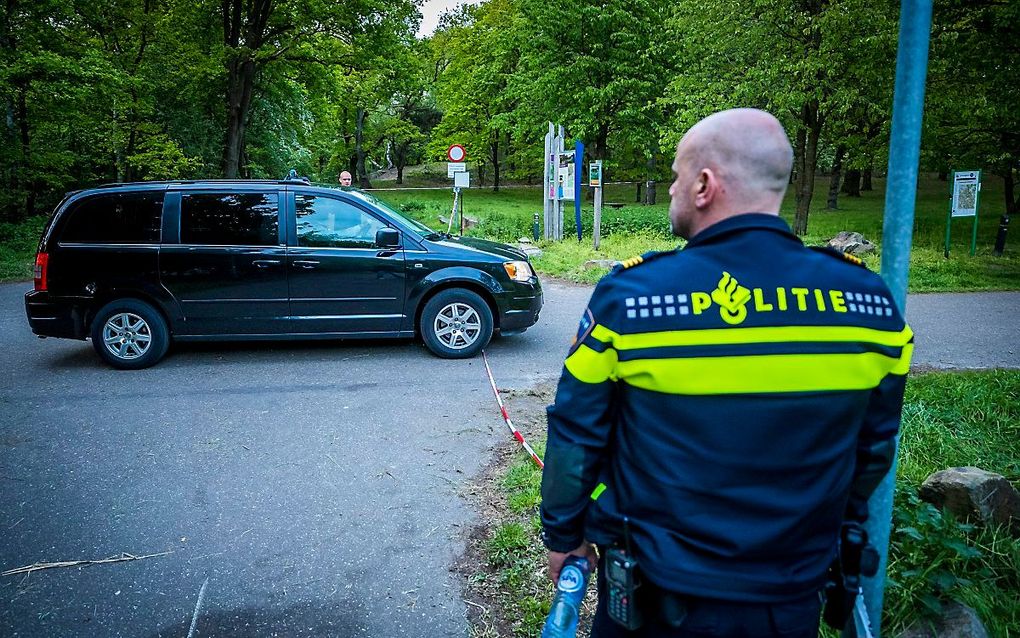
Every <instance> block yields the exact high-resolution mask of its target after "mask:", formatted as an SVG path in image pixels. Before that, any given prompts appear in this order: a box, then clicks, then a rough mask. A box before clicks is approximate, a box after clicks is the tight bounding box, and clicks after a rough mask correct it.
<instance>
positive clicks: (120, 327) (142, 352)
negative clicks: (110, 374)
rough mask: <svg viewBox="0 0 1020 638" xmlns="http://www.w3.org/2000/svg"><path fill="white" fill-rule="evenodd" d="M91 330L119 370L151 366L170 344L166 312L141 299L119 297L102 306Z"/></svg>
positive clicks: (102, 355)
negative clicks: (164, 315)
mask: <svg viewBox="0 0 1020 638" xmlns="http://www.w3.org/2000/svg"><path fill="white" fill-rule="evenodd" d="M90 332H91V335H92V347H93V348H95V349H96V352H97V353H98V354H99V356H100V358H102V359H103V361H105V362H106V363H108V364H110V365H111V366H113V367H114V368H117V369H119V370H140V369H142V368H148V367H149V366H151V365H153V364H155V363H156V362H157V361H159V360H160V359H162V358H163V355H165V354H166V351H167V348H169V347H170V333H169V331H168V330H167V325H166V320H165V319H163V315H161V314H160V313H159V311H158V310H156V309H155V308H153V307H152V306H150V305H149V304H147V303H145V302H144V301H140V300H138V299H116V300H114V301H111V302H110V303H108V304H106V305H105V306H103V307H102V308H100V309H99V312H97V313H96V316H95V318H94V319H93V320H92V329H91V331H90Z"/></svg>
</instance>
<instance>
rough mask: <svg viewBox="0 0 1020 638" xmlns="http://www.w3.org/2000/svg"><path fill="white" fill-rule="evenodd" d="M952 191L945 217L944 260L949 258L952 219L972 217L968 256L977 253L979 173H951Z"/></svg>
mask: <svg viewBox="0 0 1020 638" xmlns="http://www.w3.org/2000/svg"><path fill="white" fill-rule="evenodd" d="M952 183H953V191H952V195H951V196H950V199H949V215H948V216H947V217H946V252H945V256H946V259H948V258H949V240H950V235H951V232H952V222H953V218H954V217H973V218H974V224H973V229H972V231H971V240H970V254H971V255H973V254H974V253H975V252H977V222H978V199H979V197H980V194H981V171H953V182H952Z"/></svg>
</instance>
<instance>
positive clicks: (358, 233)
mask: <svg viewBox="0 0 1020 638" xmlns="http://www.w3.org/2000/svg"><path fill="white" fill-rule="evenodd" d="M294 203H295V212H296V214H297V240H298V242H297V243H298V246H305V247H311V248H373V247H375V233H376V231H378V230H379V229H380V228H386V224H384V223H383V222H381V221H379V220H378V219H376V218H375V217H373V216H372V215H369V214H368V213H366V212H365V211H363V210H361V209H360V208H358V207H356V206H353V205H351V204H348V203H347V202H344V201H341V200H339V199H333V198H332V197H315V196H313V195H295V196H294Z"/></svg>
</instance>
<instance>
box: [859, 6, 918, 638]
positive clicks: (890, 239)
mask: <svg viewBox="0 0 1020 638" xmlns="http://www.w3.org/2000/svg"><path fill="white" fill-rule="evenodd" d="M931 13H932V0H902V2H901V3H900V39H899V50H898V52H897V54H896V88H895V89H894V92H893V113H892V132H891V135H890V138H889V173H888V180H887V181H886V186H885V223H884V228H883V231H882V278H883V279H884V280H885V283H886V285H887V286H889V290H890V292H892V295H893V298H894V299H895V300H896V305H897V306H899V308H900V311H901V312H904V313H905V312H906V306H907V274H908V271H909V270H910V243H911V239H912V235H913V229H914V203H915V200H916V197H917V172H918V163H919V159H920V155H921V119H922V115H923V113H924V83H925V79H926V77H927V74H928V39H929V36H930V33H931ZM897 444H898V442H897ZM895 482H896V463H895V461H894V462H893V467H892V469H891V470H890V471H889V474H888V475H887V476H886V477H885V479H883V480H882V483H881V484H880V485H879V486H878V489H877V490H875V493H874V494H873V495H872V497H871V500H870V501H868V522H867V524H866V525H865V529H866V530H867V532H868V536H869V538H870V539H871V543H872V544H873V545H874V546H875V548H876V549H878V553H879V565H878V574H877V575H876V576H875V577H874V578H866V579H865V580H864V603H865V605H866V606H867V609H868V615H869V616H870V617H871V623H872V629H873V631H874V634H875V636H879V635H880V629H881V619H882V594H883V588H884V586H885V570H886V565H887V564H888V553H889V535H890V530H891V527H892V508H893V489H894V487H895Z"/></svg>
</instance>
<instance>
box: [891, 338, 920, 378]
mask: <svg viewBox="0 0 1020 638" xmlns="http://www.w3.org/2000/svg"><path fill="white" fill-rule="evenodd" d="M913 356H914V344H912V343H908V344H907V345H905V346H903V352H902V353H900V360H899V361H897V362H896V365H894V366H893V369H892V370H890V371H889V372H891V373H892V374H906V373H908V372H910V359H911V358H913Z"/></svg>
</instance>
